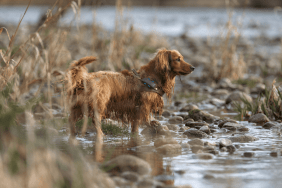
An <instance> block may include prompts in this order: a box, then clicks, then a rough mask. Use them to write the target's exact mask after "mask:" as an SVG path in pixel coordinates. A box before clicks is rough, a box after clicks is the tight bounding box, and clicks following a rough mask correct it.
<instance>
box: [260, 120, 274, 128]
mask: <svg viewBox="0 0 282 188" xmlns="http://www.w3.org/2000/svg"><path fill="white" fill-rule="evenodd" d="M275 126H276V124H275V123H273V122H267V123H265V124H263V126H262V128H264V129H271V128H272V127H275Z"/></svg>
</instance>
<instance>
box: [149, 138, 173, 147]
mask: <svg viewBox="0 0 282 188" xmlns="http://www.w3.org/2000/svg"><path fill="white" fill-rule="evenodd" d="M165 144H178V142H177V141H176V140H175V139H174V138H159V139H157V140H155V142H154V146H155V147H160V146H162V145H165Z"/></svg>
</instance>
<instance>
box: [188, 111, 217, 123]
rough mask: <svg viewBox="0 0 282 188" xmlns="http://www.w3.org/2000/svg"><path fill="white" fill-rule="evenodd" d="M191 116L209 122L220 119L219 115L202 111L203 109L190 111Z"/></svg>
mask: <svg viewBox="0 0 282 188" xmlns="http://www.w3.org/2000/svg"><path fill="white" fill-rule="evenodd" d="M189 117H191V118H192V119H194V120H195V121H199V120H202V121H205V122H207V123H213V122H214V121H216V120H218V119H220V118H219V117H218V116H214V115H212V114H210V113H208V112H206V111H201V110H191V111H189Z"/></svg>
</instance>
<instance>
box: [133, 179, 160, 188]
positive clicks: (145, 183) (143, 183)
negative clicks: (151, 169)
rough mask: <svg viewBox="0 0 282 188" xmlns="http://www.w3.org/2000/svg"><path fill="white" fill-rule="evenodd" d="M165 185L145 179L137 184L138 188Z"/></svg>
mask: <svg viewBox="0 0 282 188" xmlns="http://www.w3.org/2000/svg"><path fill="white" fill-rule="evenodd" d="M163 186H164V184H163V183H161V182H158V181H156V180H153V179H148V178H144V179H143V180H141V181H139V182H138V184H137V187H138V188H152V187H163Z"/></svg>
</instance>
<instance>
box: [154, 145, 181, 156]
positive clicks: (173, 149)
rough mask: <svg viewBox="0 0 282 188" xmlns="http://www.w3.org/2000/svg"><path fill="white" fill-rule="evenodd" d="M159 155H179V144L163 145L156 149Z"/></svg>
mask: <svg viewBox="0 0 282 188" xmlns="http://www.w3.org/2000/svg"><path fill="white" fill-rule="evenodd" d="M156 150H157V151H158V152H159V153H161V154H164V155H168V154H178V153H181V145H180V144H165V145H162V146H160V147H158V148H157V149H156Z"/></svg>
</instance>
